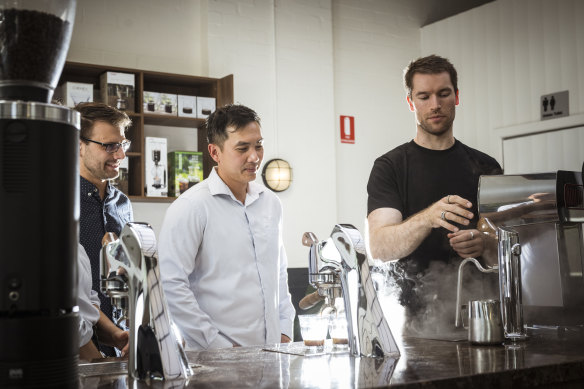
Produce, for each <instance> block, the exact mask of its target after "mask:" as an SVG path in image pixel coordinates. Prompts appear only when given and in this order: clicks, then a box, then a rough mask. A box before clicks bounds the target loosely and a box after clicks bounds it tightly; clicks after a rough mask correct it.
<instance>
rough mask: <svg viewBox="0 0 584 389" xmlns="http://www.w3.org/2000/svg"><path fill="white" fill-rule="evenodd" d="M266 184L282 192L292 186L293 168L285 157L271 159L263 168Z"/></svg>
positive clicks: (275, 190) (263, 177)
mask: <svg viewBox="0 0 584 389" xmlns="http://www.w3.org/2000/svg"><path fill="white" fill-rule="evenodd" d="M262 179H263V181H264V184H265V185H266V186H267V187H268V188H270V189H271V190H273V191H274V192H282V191H285V190H286V189H288V188H289V187H290V183H291V182H292V168H291V167H290V164H289V163H288V162H286V161H284V160H283V159H270V160H269V161H268V162H267V163H266V164H265V165H264V170H262Z"/></svg>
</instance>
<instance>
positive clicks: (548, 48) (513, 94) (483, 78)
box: [422, 0, 584, 170]
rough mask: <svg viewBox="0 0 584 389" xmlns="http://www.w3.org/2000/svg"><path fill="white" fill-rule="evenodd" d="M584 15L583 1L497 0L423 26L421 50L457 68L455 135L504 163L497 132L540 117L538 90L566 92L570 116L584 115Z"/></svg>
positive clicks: (560, 153)
mask: <svg viewBox="0 0 584 389" xmlns="http://www.w3.org/2000/svg"><path fill="white" fill-rule="evenodd" d="M583 19H584V2H582V1H580V0H559V1H546V0H499V1H496V2H493V3H488V4H486V5H484V6H481V7H478V8H475V9H473V10H470V11H468V12H465V13H462V14H459V15H456V16H453V17H451V18H449V19H446V20H443V21H440V22H437V23H434V24H432V25H429V26H427V27H424V28H422V54H423V55H427V54H431V53H440V54H442V55H444V56H447V57H448V58H450V59H451V60H452V62H453V63H454V64H455V66H456V67H457V69H458V70H459V89H460V100H461V104H460V107H459V109H458V110H457V113H456V116H457V118H456V121H455V129H454V132H455V135H456V136H457V137H458V138H460V139H461V140H462V141H463V142H465V143H467V144H468V145H469V146H471V147H475V148H478V149H480V150H482V151H485V152H487V153H489V154H491V155H493V156H494V157H496V158H497V159H498V160H499V162H504V161H503V158H502V152H501V150H502V148H501V139H500V138H499V137H498V136H495V135H494V133H495V130H496V129H499V128H504V127H509V126H515V125H518V124H524V123H534V124H536V123H537V122H539V121H540V108H539V107H540V97H541V95H545V94H549V93H553V92H559V91H563V90H569V94H570V115H575V114H579V113H584V23H582V20H583ZM552 120H559V119H552ZM537 139H539V140H535V141H536V142H541V141H544V140H545V139H546V137H538V138H537ZM532 141H533V139H532ZM525 147H539V146H534V145H533V144H529V145H528V144H526V146H525ZM552 154H553V155H551V156H550V157H551V158H553V157H554V155H555V156H557V157H558V161H560V160H561V156H562V150H561V149H558V150H556V151H555V152H554V151H552ZM581 162H582V161H580V164H579V165H578V166H574V167H573V169H575V170H580V169H581ZM558 163H559V162H558Z"/></svg>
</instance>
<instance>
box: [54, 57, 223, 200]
mask: <svg viewBox="0 0 584 389" xmlns="http://www.w3.org/2000/svg"><path fill="white" fill-rule="evenodd" d="M106 71H109V72H121V73H132V74H134V76H135V77H134V79H135V88H134V99H135V101H134V106H135V110H136V112H129V111H126V113H127V114H128V116H130V118H131V119H132V126H131V127H130V128H129V129H128V131H127V132H126V137H127V138H128V139H130V140H131V141H132V147H131V149H130V151H129V152H128V153H127V154H126V155H127V158H129V166H130V169H129V185H128V191H129V193H128V195H129V197H130V199H131V200H132V201H151V202H168V201H172V200H173V199H174V197H163V198H160V197H146V196H144V182H145V177H144V166H145V159H144V125H145V124H152V125H162V126H170V127H187V128H196V129H197V144H198V150H197V151H202V152H203V174H204V177H207V176H208V175H209V172H210V171H211V168H212V167H213V160H212V159H211V157H210V156H209V152H208V150H207V139H206V134H205V120H204V119H193V118H185V117H178V116H165V115H156V114H150V113H144V109H143V106H144V105H143V101H142V97H143V92H144V91H145V90H146V91H153V92H161V93H173V94H181V95H191V96H204V97H215V99H216V104H217V106H218V107H220V106H223V105H225V104H230V103H233V75H229V76H226V77H223V78H209V77H197V76H188V75H181V74H172V73H161V72H152V71H146V70H137V69H129V68H120V67H114V66H102V65H92V64H85V63H78V62H67V63H66V64H65V67H64V69H63V72H62V73H61V79H60V80H59V85H61V84H62V83H63V82H84V83H89V84H93V85H94V89H99V85H100V76H101V74H102V73H103V72H106ZM171 136H172V134H171V133H169V134H168V137H171Z"/></svg>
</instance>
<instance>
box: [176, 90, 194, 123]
mask: <svg viewBox="0 0 584 389" xmlns="http://www.w3.org/2000/svg"><path fill="white" fill-rule="evenodd" d="M178 116H184V117H187V118H196V117H197V96H185V95H178Z"/></svg>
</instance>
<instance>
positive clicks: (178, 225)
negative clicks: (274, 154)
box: [158, 105, 295, 350]
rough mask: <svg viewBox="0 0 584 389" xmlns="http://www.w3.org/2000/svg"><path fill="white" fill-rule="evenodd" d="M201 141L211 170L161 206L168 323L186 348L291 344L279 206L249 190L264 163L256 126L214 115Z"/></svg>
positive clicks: (245, 117)
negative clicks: (204, 142) (206, 147)
mask: <svg viewBox="0 0 584 389" xmlns="http://www.w3.org/2000/svg"><path fill="white" fill-rule="evenodd" d="M207 139H208V142H209V153H210V155H211V157H212V158H213V160H214V161H215V162H217V166H216V167H214V168H213V169H212V171H211V174H210V175H209V177H208V178H207V179H205V180H204V181H202V182H201V183H199V184H197V185H195V186H193V187H192V188H191V189H189V190H188V191H186V192H185V193H183V194H182V195H181V196H180V197H179V198H178V199H177V200H176V201H175V202H174V203H173V204H172V205H171V206H170V207H169V209H168V211H167V212H166V215H165V217H164V222H163V225H162V229H161V232H160V237H159V246H158V253H159V258H160V272H161V277H162V283H163V287H164V293H165V295H166V298H167V300H168V306H169V308H170V311H171V314H172V316H173V320H174V322H175V323H176V325H177V326H178V327H179V328H180V330H181V332H182V334H183V336H184V338H185V340H186V342H187V349H191V350H201V349H215V348H224V347H236V346H250V345H263V344H268V343H278V342H282V343H284V342H290V341H291V338H292V333H293V321H294V315H295V312H294V307H293V306H292V302H291V300H290V293H289V291H288V274H287V259H286V253H285V250H284V245H283V242H282V205H281V203H280V200H279V199H278V197H277V196H276V195H275V194H274V193H272V192H271V191H269V190H268V189H266V187H264V186H263V185H260V184H258V183H256V182H254V180H255V178H256V174H257V171H258V169H259V167H260V163H261V162H262V158H263V155H264V148H263V138H262V133H261V128H260V119H259V117H258V116H257V114H256V113H255V112H254V111H253V110H251V109H249V108H247V107H245V106H242V105H228V106H225V107H221V108H218V109H217V110H216V111H215V112H214V113H212V114H211V115H210V116H209V118H208V119H207Z"/></svg>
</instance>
